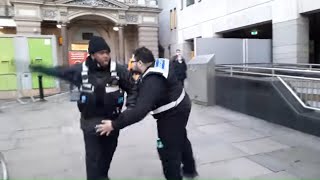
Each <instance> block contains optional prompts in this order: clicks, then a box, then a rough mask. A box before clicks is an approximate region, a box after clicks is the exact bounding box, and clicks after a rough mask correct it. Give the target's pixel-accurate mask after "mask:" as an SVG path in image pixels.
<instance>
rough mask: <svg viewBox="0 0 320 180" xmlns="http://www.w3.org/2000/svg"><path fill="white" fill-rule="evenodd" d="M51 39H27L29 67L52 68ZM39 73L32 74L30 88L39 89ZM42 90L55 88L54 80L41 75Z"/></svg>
mask: <svg viewBox="0 0 320 180" xmlns="http://www.w3.org/2000/svg"><path fill="white" fill-rule="evenodd" d="M52 43H53V42H52V39H50V38H47V39H46V38H28V46H29V56H30V64H31V65H41V66H46V67H53V58H52V53H53V52H52ZM38 75H39V73H36V72H32V88H33V89H37V88H39V81H38ZM42 83H43V88H54V87H56V84H55V79H54V78H53V77H50V76H45V75H42Z"/></svg>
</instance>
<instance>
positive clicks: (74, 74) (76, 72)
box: [30, 64, 82, 86]
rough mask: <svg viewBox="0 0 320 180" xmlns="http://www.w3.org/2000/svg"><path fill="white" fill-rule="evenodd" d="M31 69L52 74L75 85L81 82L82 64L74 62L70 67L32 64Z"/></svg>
mask: <svg viewBox="0 0 320 180" xmlns="http://www.w3.org/2000/svg"><path fill="white" fill-rule="evenodd" d="M30 69H31V71H33V72H40V73H43V74H46V75H49V76H54V77H57V78H60V79H63V80H65V81H68V82H70V83H72V84H74V85H76V86H80V84H81V71H82V64H76V65H73V66H71V67H64V66H56V67H53V68H49V67H45V66H40V65H34V66H30Z"/></svg>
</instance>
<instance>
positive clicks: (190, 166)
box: [182, 136, 197, 176]
mask: <svg viewBox="0 0 320 180" xmlns="http://www.w3.org/2000/svg"><path fill="white" fill-rule="evenodd" d="M185 138H186V140H185V144H184V147H183V152H182V164H183V167H182V170H183V173H184V174H185V175H189V176H194V175H196V174H197V170H196V164H195V160H194V156H193V151H192V146H191V143H190V141H189V139H188V137H187V136H186V137H185Z"/></svg>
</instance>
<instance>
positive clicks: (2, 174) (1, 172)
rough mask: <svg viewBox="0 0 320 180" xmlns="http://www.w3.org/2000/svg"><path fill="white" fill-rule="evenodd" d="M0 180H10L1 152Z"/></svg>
mask: <svg viewBox="0 0 320 180" xmlns="http://www.w3.org/2000/svg"><path fill="white" fill-rule="evenodd" d="M0 180H8V169H7V165H6V161H5V159H4V156H3V154H2V153H1V152H0Z"/></svg>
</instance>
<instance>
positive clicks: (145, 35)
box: [138, 26, 159, 58]
mask: <svg viewBox="0 0 320 180" xmlns="http://www.w3.org/2000/svg"><path fill="white" fill-rule="evenodd" d="M158 32H159V31H158V27H155V26H139V27H138V37H139V43H138V44H139V47H142V46H145V47H146V48H148V49H150V50H151V51H152V53H153V55H154V57H155V58H158V57H159V52H158Z"/></svg>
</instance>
